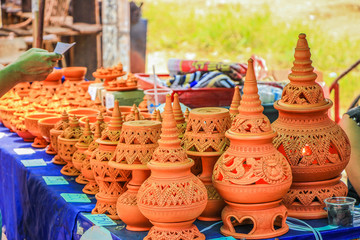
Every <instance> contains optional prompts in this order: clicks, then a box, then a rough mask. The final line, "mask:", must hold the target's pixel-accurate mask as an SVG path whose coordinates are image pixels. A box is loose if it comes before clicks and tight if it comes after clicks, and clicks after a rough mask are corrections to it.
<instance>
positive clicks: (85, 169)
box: [81, 121, 101, 195]
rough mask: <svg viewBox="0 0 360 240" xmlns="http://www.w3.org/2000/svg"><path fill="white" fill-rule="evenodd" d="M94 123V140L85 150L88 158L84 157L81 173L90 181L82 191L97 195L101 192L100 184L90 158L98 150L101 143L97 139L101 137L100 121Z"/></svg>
mask: <svg viewBox="0 0 360 240" xmlns="http://www.w3.org/2000/svg"><path fill="white" fill-rule="evenodd" d="M94 125H95V132H94V137H93V141H92V142H91V143H90V145H89V147H88V149H87V150H86V151H85V152H84V153H85V156H86V158H85V159H84V161H83V163H82V165H81V174H82V175H83V176H84V177H85V179H86V180H87V181H88V183H87V184H86V185H85V187H84V188H83V189H82V191H83V192H84V193H86V194H90V195H95V194H97V193H98V192H99V185H98V184H97V183H96V181H95V177H94V173H93V170H92V168H91V164H90V158H91V156H92V154H93V152H94V151H96V150H97V149H98V147H99V143H98V142H97V141H96V140H97V139H99V138H101V130H100V122H99V121H97V122H96V123H95V124H94Z"/></svg>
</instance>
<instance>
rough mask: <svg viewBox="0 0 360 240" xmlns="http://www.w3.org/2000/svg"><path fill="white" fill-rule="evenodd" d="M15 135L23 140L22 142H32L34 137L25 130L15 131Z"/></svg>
mask: <svg viewBox="0 0 360 240" xmlns="http://www.w3.org/2000/svg"><path fill="white" fill-rule="evenodd" d="M16 133H17V135H19V137H21V138H22V139H23V140H24V142H33V141H34V139H35V136H34V135H32V134H31V133H30V132H29V131H27V130H17V131H16Z"/></svg>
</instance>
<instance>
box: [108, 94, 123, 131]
mask: <svg viewBox="0 0 360 240" xmlns="http://www.w3.org/2000/svg"><path fill="white" fill-rule="evenodd" d="M121 127H122V117H121V112H120V109H119V102H118V101H117V100H115V103H114V110H113V111H112V117H111V119H110V122H109V126H108V128H109V129H110V130H120V129H121Z"/></svg>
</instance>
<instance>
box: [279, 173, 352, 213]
mask: <svg viewBox="0 0 360 240" xmlns="http://www.w3.org/2000/svg"><path fill="white" fill-rule="evenodd" d="M340 178H341V175H340V176H338V177H336V178H333V179H329V180H323V181H315V182H293V184H292V185H291V188H290V190H289V191H288V193H287V194H286V195H285V196H284V198H283V201H284V203H285V205H286V206H287V208H288V212H289V215H291V216H292V217H295V218H299V219H318V218H326V217H327V212H326V210H325V207H326V204H325V203H324V200H325V199H326V198H329V197H337V196H346V195H347V192H348V189H347V186H346V185H345V183H343V182H342V181H341V180H340Z"/></svg>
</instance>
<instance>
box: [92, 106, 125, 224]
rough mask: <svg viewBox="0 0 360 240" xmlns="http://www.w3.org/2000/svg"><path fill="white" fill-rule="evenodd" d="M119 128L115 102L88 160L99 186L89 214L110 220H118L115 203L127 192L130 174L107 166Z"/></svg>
mask: <svg viewBox="0 0 360 240" xmlns="http://www.w3.org/2000/svg"><path fill="white" fill-rule="evenodd" d="M121 128H122V117H121V113H120V110H119V103H118V101H115V106H114V111H113V113H112V118H111V120H110V122H109V124H108V126H107V128H106V129H105V130H104V131H103V132H102V134H101V138H99V139H98V140H96V141H97V142H98V143H99V147H98V149H97V150H95V151H94V152H93V153H92V155H91V158H90V164H91V168H92V170H93V173H94V177H95V180H96V182H97V184H98V185H99V192H98V193H97V194H96V195H95V197H96V200H97V202H96V205H95V208H94V209H93V210H92V211H91V212H92V213H93V214H106V215H107V216H109V217H110V218H111V219H119V216H118V215H117V211H116V202H117V199H118V198H119V196H120V195H121V194H122V193H124V192H125V191H126V190H127V188H126V186H127V183H128V182H129V180H130V174H131V172H130V171H128V170H120V169H116V168H113V167H111V166H109V164H108V163H109V161H110V160H111V159H112V158H113V156H114V152H115V149H116V146H117V144H118V142H119V139H120V133H121Z"/></svg>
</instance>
